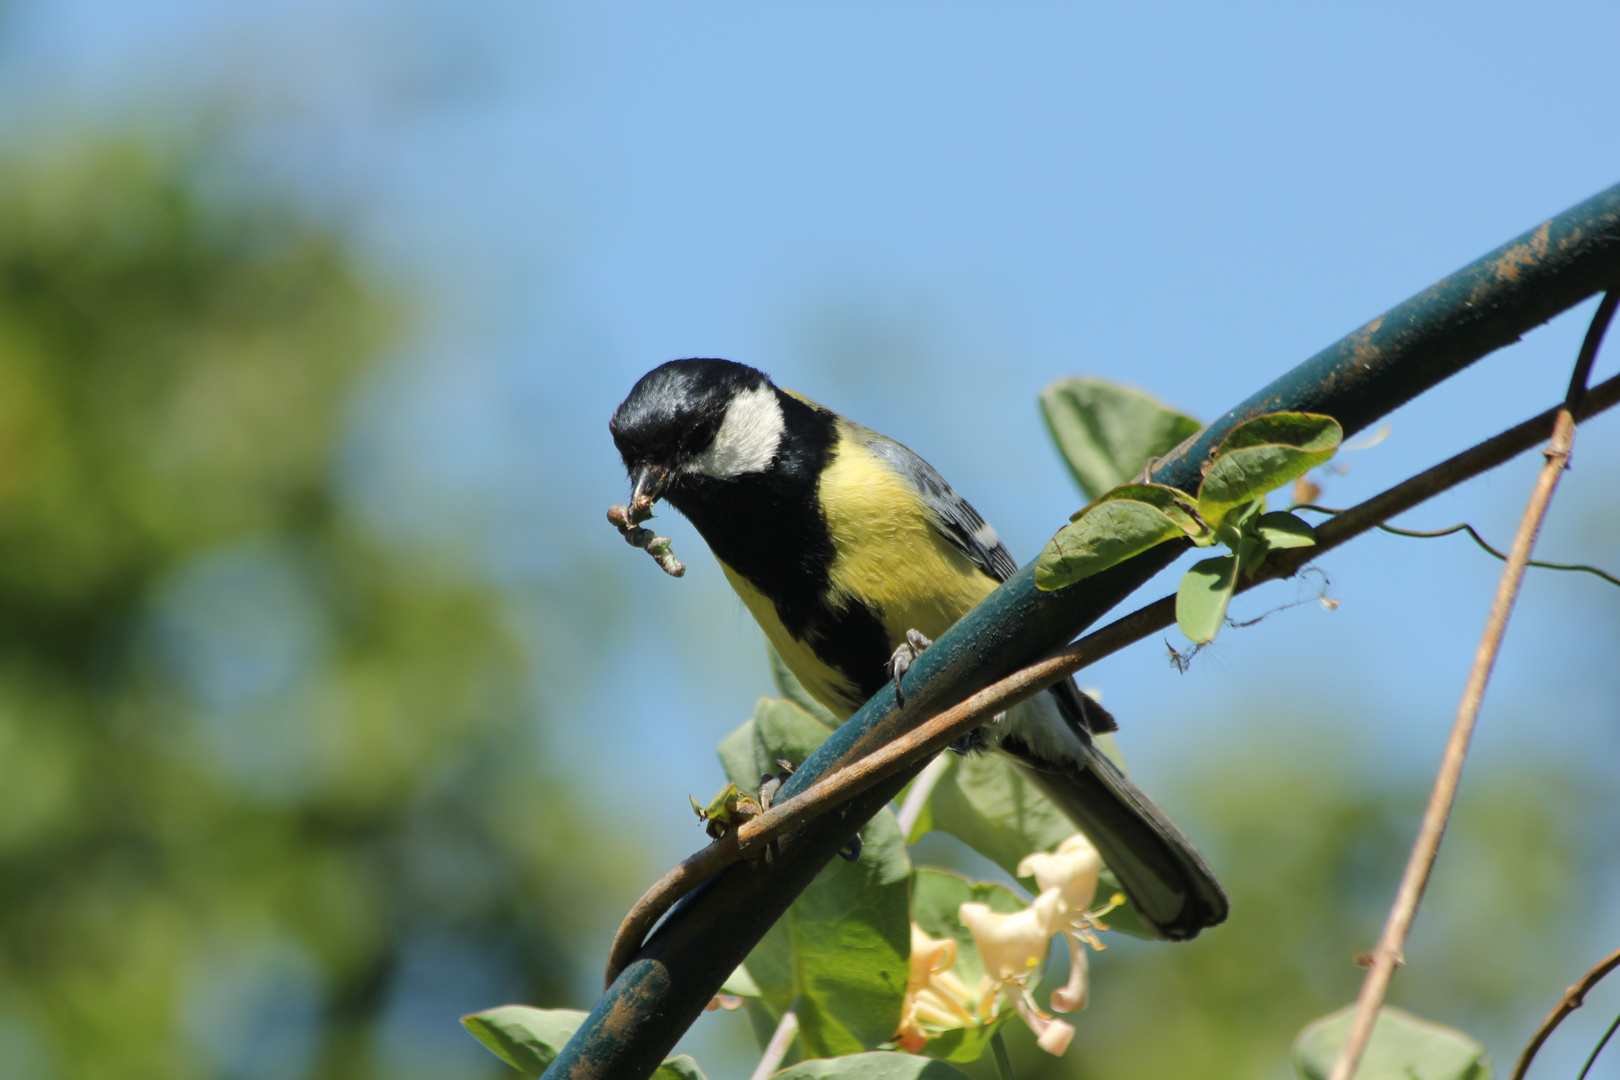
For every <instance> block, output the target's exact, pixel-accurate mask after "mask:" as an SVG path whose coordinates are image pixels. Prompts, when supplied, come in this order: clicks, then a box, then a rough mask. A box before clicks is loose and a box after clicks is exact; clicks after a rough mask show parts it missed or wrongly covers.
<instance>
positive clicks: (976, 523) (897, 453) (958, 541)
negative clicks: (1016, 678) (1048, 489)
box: [850, 424, 1119, 734]
mask: <svg viewBox="0 0 1620 1080" xmlns="http://www.w3.org/2000/svg"><path fill="white" fill-rule="evenodd" d="M850 426H851V428H853V429H854V430H855V435H856V437H857V438H858V439H860V441H861V443H862V445H864V446H865V447H866V449H867V450H868V451H869V452H871V453H872V454H875V455H877V456H878V457H880V458H882V459H883V460H884V461H885V462H887V463H888V464H889V465H890V466H891V467H892V468H894V469H895V470H896V471H897V472H900V473H902V474H904V475H905V476H906V477H908V478H909V479H910V480H911V482H912V483H913V484H914V485H916V488H917V490H918V491H920V492H922V494H923V501H924V502H925V503H926V504H927V506H928V514H929V518H928V520H929V524H931V525H933V526H934V528H935V529H936V530H937V531H938V532H939V534H940V535H941V536H943V537H944V538H945V539H946V540H947V541H949V542H950V543H951V545H952V546H953V547H955V548H957V549H958V550H960V551H961V552H962V554H964V555H966V556H967V557H968V558H969V559H970V560H971V561H972V562H973V564H974V565H975V566H977V567H978V568H979V569H980V570H983V571H984V572H985V573H986V574H989V575H990V576H991V577H993V578H995V579H996V580H997V581H1006V580H1007V579H1008V578H1010V577H1012V576H1013V575H1014V574H1016V573H1017V572H1018V564H1017V563H1015V562H1013V557H1012V553H1011V552H1009V551H1008V550H1007V545H1005V544H1003V543H1002V542H1001V538H1000V537H998V536H997V535H996V530H995V529H993V528H991V527H990V525H989V524H988V523H986V522H985V520H984V518H982V517H980V516H979V512H978V511H977V510H975V509H973V506H972V504H970V503H969V502H968V501H967V500H966V499H964V498H962V496H960V495H958V494H957V493H956V491H955V490H954V489H953V488H952V487H951V485H949V484H947V483H946V482H945V478H944V477H943V476H941V475H939V472H938V470H936V469H935V468H934V467H933V466H932V465H930V464H928V462H926V461H924V460H923V459H922V458H920V457H918V456H917V455H916V454H915V453H913V452H912V451H911V450H910V449H908V448H907V447H905V446H902V445H901V444H900V443H897V442H895V441H894V440H893V439H890V438H887V437H885V436H883V435H879V434H878V433H877V432H875V431H868V430H867V429H866V428H863V427H860V425H858V424H851V425H850ZM1051 693H1052V696H1053V697H1055V698H1057V700H1058V705H1059V707H1060V711H1061V712H1062V714H1063V718H1064V720H1065V721H1067V722H1068V724H1069V725H1070V726H1071V727H1076V728H1080V729H1083V730H1084V731H1085V732H1087V733H1088V734H1101V733H1103V732H1107V731H1117V730H1119V724H1118V723H1117V722H1116V721H1115V720H1114V718H1113V716H1111V715H1110V714H1109V712H1108V710H1107V709H1104V708H1103V707H1102V706H1101V705H1099V704H1097V702H1096V701H1094V700H1092V699H1091V698H1090V697H1089V696H1087V695H1086V694H1085V693H1083V692H1081V690H1080V688H1079V687H1078V686H1076V685H1075V683H1074V680H1073V679H1065V680H1063V681H1062V682H1059V683H1057V684H1056V685H1054V686H1053V687H1052V688H1051Z"/></svg>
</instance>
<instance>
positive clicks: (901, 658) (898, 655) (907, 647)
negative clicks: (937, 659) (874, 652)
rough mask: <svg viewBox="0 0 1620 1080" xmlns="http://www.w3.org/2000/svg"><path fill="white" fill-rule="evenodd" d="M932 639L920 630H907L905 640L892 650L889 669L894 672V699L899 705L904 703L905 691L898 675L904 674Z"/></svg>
mask: <svg viewBox="0 0 1620 1080" xmlns="http://www.w3.org/2000/svg"><path fill="white" fill-rule="evenodd" d="M932 644H933V641H931V640H930V639H928V638H927V637H924V636H923V634H922V632H921V631H920V630H907V631H906V640H905V641H904V643H902V644H901V646H900V647H899V648H898V649H896V650H894V655H893V656H891V657H889V670H890V671H891V672H893V673H894V699H895V702H896V703H897V704H899V705H901V706H904V705H905V703H906V692H905V690H904V689H902V688H901V686H900V676H902V675H904V674H905V673H906V671H907V670H908V669H909V668H910V667H911V665H912V663H913V662H914V661H915V660H916V659H917V657H919V656H921V655H922V653H923V650H924V649H926V648H928V646H930V645H932Z"/></svg>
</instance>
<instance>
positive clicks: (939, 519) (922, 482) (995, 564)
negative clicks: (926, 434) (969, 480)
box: [851, 425, 1018, 581]
mask: <svg viewBox="0 0 1620 1080" xmlns="http://www.w3.org/2000/svg"><path fill="white" fill-rule="evenodd" d="M851 426H852V427H855V428H857V436H858V437H859V438H860V439H861V441H862V442H863V443H864V444H865V446H866V449H867V450H869V451H871V452H872V453H873V454H875V455H877V456H878V457H880V458H882V459H883V460H884V461H886V462H888V463H889V464H890V465H892V466H893V467H894V469H895V471H896V472H899V473H902V474H903V475H905V476H906V477H907V478H908V479H910V480H911V482H912V483H913V484H914V485H916V487H917V490H918V491H921V492H922V493H923V496H924V498H925V500H926V501H927V503H928V509H929V511H930V514H929V524H931V525H933V526H934V528H935V529H936V530H938V532H939V534H940V535H941V536H943V537H944V538H945V539H946V540H948V541H950V543H951V546H952V547H955V548H956V549H957V550H959V551H961V552H962V554H964V555H966V556H967V557H968V558H969V559H970V560H972V562H973V565H975V566H977V567H978V568H979V569H980V570H983V571H984V572H985V573H986V574H989V575H990V576H991V577H993V578H995V579H996V580H997V581H1006V580H1007V579H1008V578H1010V577H1012V576H1013V575H1014V574H1016V573H1017V572H1018V564H1017V563H1015V562H1013V557H1012V553H1011V552H1009V551H1008V550H1007V545H1005V544H1003V543H1002V542H1001V538H1000V537H999V536H997V535H996V530H995V529H993V528H991V527H990V525H989V523H988V522H986V521H985V520H984V518H982V517H980V516H979V512H978V511H977V510H975V509H973V507H972V505H971V504H969V502H968V501H967V500H966V499H964V498H962V496H960V495H958V494H957V493H956V491H955V490H954V489H953V488H952V487H951V485H949V484H947V483H946V482H945V478H944V477H943V476H941V475H939V472H938V470H936V469H935V468H934V467H933V466H932V465H930V464H928V462H926V461H924V460H923V459H922V458H920V457H918V456H917V455H916V454H915V453H913V452H912V451H911V450H910V449H908V448H907V447H905V446H902V445H901V444H900V443H897V442H895V441H894V440H893V439H890V438H887V437H885V436H882V435H879V434H878V433H877V432H875V431H868V430H867V429H865V428H862V427H860V426H859V425H851Z"/></svg>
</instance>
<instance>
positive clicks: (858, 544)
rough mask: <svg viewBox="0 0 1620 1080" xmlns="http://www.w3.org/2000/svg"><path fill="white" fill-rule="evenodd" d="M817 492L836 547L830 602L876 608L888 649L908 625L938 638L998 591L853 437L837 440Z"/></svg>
mask: <svg viewBox="0 0 1620 1080" xmlns="http://www.w3.org/2000/svg"><path fill="white" fill-rule="evenodd" d="M846 423H847V422H846ZM850 426H851V427H853V425H850ZM819 493H820V496H821V509H822V513H823V514H824V515H825V517H826V520H827V526H828V528H829V529H830V530H831V531H832V539H833V547H834V549H835V550H836V552H837V557H836V559H835V560H834V562H833V566H832V573H831V580H832V588H833V593H834V597H833V603H834V604H837V603H839V601H840V599H842V598H848V597H859V598H860V599H861V600H862V601H863V602H864V603H865V604H866V605H867V606H868V607H871V608H873V609H874V610H876V611H877V612H878V618H879V619H880V621H881V622H882V623H883V629H884V631H885V632H886V633H887V634H888V636H889V647H890V648H891V649H893V648H896V647H897V646H899V644H900V643H901V642H902V641H904V640H905V637H906V631H907V630H919V631H921V632H922V633H924V634H926V635H927V636H929V637H931V638H933V637H938V636H939V635H940V634H943V633H944V632H945V631H946V630H947V629H948V628H949V627H950V625H951V624H952V623H954V622H956V620H957V619H960V618H961V617H962V616H963V615H966V614H967V613H968V612H969V611H970V610H972V608H973V607H974V605H976V604H978V602H979V601H980V600H983V599H984V598H985V597H986V596H989V595H990V593H992V592H993V591H995V588H996V582H995V580H994V579H992V578H991V577H990V576H989V575H988V574H986V573H985V572H984V571H982V570H980V569H979V568H978V567H977V566H975V565H974V564H973V562H972V561H971V560H970V559H968V557H967V556H966V555H964V554H962V552H961V551H959V550H957V549H956V548H955V547H953V546H952V545H951V543H950V542H949V541H948V540H946V539H945V538H944V537H943V536H941V535H940V534H939V532H938V531H937V530H936V529H935V528H934V527H933V526H932V525H931V524H929V520H928V515H927V513H926V511H925V509H924V505H923V501H922V497H921V495H920V494H919V493H918V492H917V491H916V490H915V489H914V488H912V487H911V485H909V484H908V483H906V482H905V481H904V480H903V479H901V478H900V477H898V476H896V475H895V474H894V472H893V471H891V469H890V468H889V467H888V466H887V465H886V464H885V463H884V462H883V461H882V460H881V459H879V458H877V457H875V456H874V455H872V454H871V453H870V452H869V451H867V450H866V449H865V447H863V446H862V445H861V443H860V441H858V440H857V439H854V438H850V437H849V436H848V435H847V434H846V436H845V437H844V438H843V439H841V440H839V443H838V448H837V453H836V454H835V456H834V457H833V460H832V462H831V463H830V464H829V465H828V466H827V468H826V469H825V470H824V471H823V472H822V474H821V484H820V492H819Z"/></svg>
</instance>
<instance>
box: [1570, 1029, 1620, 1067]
mask: <svg viewBox="0 0 1620 1080" xmlns="http://www.w3.org/2000/svg"><path fill="white" fill-rule="evenodd" d="M1615 1028H1620V1016H1616V1017H1615V1018H1614V1023H1612V1024H1610V1025H1609V1030H1608V1031H1605V1032H1604V1033H1603V1038H1601V1039H1599V1040H1598V1044H1597V1045H1596V1046H1594V1047H1592V1056H1591V1057H1589V1058H1587V1059H1586V1064H1585V1065H1582V1066H1581V1075H1579V1076H1577V1077H1576V1078H1575V1080H1586V1074H1587V1073H1589V1072H1591V1071H1592V1066H1593V1065H1596V1064H1597V1059H1598V1055H1599V1054H1601V1053H1603V1048H1604V1047H1605V1046H1608V1045H1609V1040H1610V1039H1612V1038H1614V1029H1615Z"/></svg>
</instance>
